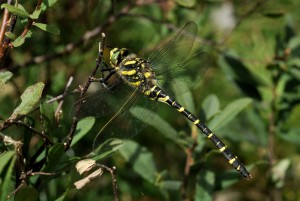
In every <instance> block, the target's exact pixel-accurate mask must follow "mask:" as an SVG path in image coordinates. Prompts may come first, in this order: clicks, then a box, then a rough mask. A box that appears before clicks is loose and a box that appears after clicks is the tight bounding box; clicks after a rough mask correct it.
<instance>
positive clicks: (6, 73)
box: [0, 71, 13, 83]
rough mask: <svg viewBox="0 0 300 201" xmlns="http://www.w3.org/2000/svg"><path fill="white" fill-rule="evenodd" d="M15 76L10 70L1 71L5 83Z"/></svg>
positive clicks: (0, 75) (0, 78) (0, 77)
mask: <svg viewBox="0 0 300 201" xmlns="http://www.w3.org/2000/svg"><path fill="white" fill-rule="evenodd" d="M12 76H13V74H12V73H11V72H9V71H2V72H0V80H1V81H2V82H4V83H6V82H7V81H8V80H10V78H11V77H12Z"/></svg>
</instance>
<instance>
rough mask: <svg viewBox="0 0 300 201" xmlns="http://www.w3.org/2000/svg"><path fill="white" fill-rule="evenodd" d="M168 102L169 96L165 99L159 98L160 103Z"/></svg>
mask: <svg viewBox="0 0 300 201" xmlns="http://www.w3.org/2000/svg"><path fill="white" fill-rule="evenodd" d="M167 100H169V96H166V97H164V98H158V101H160V102H166V101H167Z"/></svg>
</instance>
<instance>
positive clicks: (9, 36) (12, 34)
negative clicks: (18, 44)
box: [5, 32, 17, 41]
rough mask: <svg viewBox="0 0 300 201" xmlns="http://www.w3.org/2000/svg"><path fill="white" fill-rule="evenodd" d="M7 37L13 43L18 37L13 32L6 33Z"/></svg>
mask: <svg viewBox="0 0 300 201" xmlns="http://www.w3.org/2000/svg"><path fill="white" fill-rule="evenodd" d="M5 36H6V37H7V38H9V39H10V40H12V41H14V40H16V38H17V36H16V35H15V34H14V33H12V32H5Z"/></svg>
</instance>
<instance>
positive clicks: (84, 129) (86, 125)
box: [71, 117, 95, 146]
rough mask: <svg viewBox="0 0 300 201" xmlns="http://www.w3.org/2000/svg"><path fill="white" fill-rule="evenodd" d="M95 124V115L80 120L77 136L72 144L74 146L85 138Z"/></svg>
mask: <svg viewBox="0 0 300 201" xmlns="http://www.w3.org/2000/svg"><path fill="white" fill-rule="evenodd" d="M94 124H95V117H85V118H83V119H81V120H80V121H79V122H78V125H77V128H76V132H75V136H74V138H73V140H72V144H71V146H74V145H75V144H76V143H77V142H79V140H80V139H81V138H83V137H84V136H85V135H86V134H87V133H88V132H89V131H90V130H91V128H92V127H93V125H94Z"/></svg>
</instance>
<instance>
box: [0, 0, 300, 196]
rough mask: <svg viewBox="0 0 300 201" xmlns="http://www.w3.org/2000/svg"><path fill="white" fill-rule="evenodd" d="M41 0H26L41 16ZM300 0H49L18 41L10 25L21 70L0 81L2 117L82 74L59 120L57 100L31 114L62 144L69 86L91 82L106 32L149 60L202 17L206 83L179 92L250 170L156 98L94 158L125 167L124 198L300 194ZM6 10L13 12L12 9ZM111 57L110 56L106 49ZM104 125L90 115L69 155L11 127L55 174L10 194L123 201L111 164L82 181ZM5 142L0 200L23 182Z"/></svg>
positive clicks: (21, 28) (23, 20) (13, 58)
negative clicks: (120, 141)
mask: <svg viewBox="0 0 300 201" xmlns="http://www.w3.org/2000/svg"><path fill="white" fill-rule="evenodd" d="M9 2H10V3H11V4H13V3H14V2H11V1H9ZM9 2H6V1H1V3H9ZM39 2H40V1H18V3H19V4H20V5H21V6H22V7H23V9H24V10H26V11H27V12H28V13H30V14H32V16H33V13H34V12H35V11H36V13H37V12H38V11H37V10H38V9H37V5H39ZM299 6H300V2H299V1H297V0H286V1H280V0H273V1H268V0H254V1H249V0H241V1H235V0H226V1H225V0H205V1H204V0H203V1H202V0H165V1H163V0H129V1H127V0H122V1H119V0H111V1H109V0H78V1H55V0H52V1H50V0H48V1H43V4H42V12H41V14H38V15H37V17H35V18H34V17H32V16H31V17H27V16H26V15H25V17H24V16H21V15H20V12H19V11H16V13H17V14H18V15H19V17H18V18H17V21H16V23H15V27H14V30H13V33H14V34H15V36H14V37H15V38H17V39H14V37H12V36H9V35H8V34H6V36H7V37H8V38H10V39H11V40H12V41H13V40H14V42H13V43H12V45H11V43H8V44H10V45H7V46H8V47H7V49H6V50H5V51H4V52H5V54H4V55H2V57H1V62H2V66H1V70H2V71H10V72H12V73H13V76H12V77H11V78H10V80H9V81H8V82H7V83H6V85H5V88H4V89H2V90H1V94H0V105H1V106H0V115H1V119H2V120H1V121H2V122H5V121H6V120H7V118H8V117H10V115H11V114H12V113H13V111H14V109H15V108H16V107H17V106H18V104H19V103H20V101H21V99H20V96H21V94H22V93H23V92H24V90H25V89H26V88H27V87H29V86H31V85H33V84H35V83H37V82H43V83H44V84H45V87H44V89H43V95H42V98H41V101H42V102H44V103H46V101H47V100H50V99H51V98H53V97H57V96H59V95H60V94H63V93H64V92H65V91H66V85H67V83H68V80H69V78H70V77H71V76H73V78H74V80H73V82H72V83H71V85H70V86H68V92H70V94H69V95H68V96H66V97H65V102H64V103H63V106H62V112H61V114H60V116H59V117H58V118H57V116H56V119H55V118H54V116H53V114H54V111H55V109H56V108H57V107H58V102H59V100H58V101H54V102H52V104H43V105H41V106H40V107H41V108H44V110H45V111H46V112H45V111H44V113H45V114H46V113H47V115H49V116H47V115H45V116H46V117H47V118H46V120H45V119H44V121H41V119H40V118H39V116H40V114H43V115H44V113H43V111H42V110H40V112H39V111H36V112H34V113H30V114H28V115H26V119H22V121H23V120H24V121H23V122H25V123H26V122H27V123H28V122H30V123H28V125H30V126H31V127H33V128H35V129H37V130H39V131H41V130H43V131H46V132H45V133H46V135H49V138H50V139H51V140H52V141H53V144H54V145H57V144H61V143H62V142H63V141H64V139H65V138H66V136H67V135H68V133H69V131H70V127H71V125H72V115H73V113H72V110H73V109H74V103H75V102H76V101H78V96H77V95H75V96H74V95H73V93H71V92H72V91H73V90H75V89H78V88H79V85H81V86H83V85H84V84H85V83H86V82H87V80H88V76H89V75H90V74H91V72H92V71H93V69H94V66H95V60H96V59H97V57H98V48H99V47H98V42H99V41H101V33H102V32H104V33H105V35H106V42H105V45H106V46H108V47H126V48H129V49H130V50H131V51H132V52H134V53H136V54H137V55H139V56H140V57H143V58H145V59H146V58H147V57H148V56H149V55H150V54H151V53H152V52H155V51H156V49H157V47H158V46H159V45H160V44H161V43H163V42H165V41H168V40H170V39H171V37H172V36H173V35H174V34H175V33H176V32H177V31H178V30H180V28H181V27H183V25H184V24H185V23H187V22H189V21H193V22H195V23H196V24H197V25H198V33H197V34H198V36H197V38H196V41H195V45H196V46H197V47H198V48H199V49H201V51H205V52H207V53H208V54H209V55H210V58H211V60H210V63H209V66H208V69H207V70H206V72H205V74H204V76H202V78H201V82H200V83H195V87H194V88H193V90H191V91H190V92H187V93H184V94H183V95H182V96H180V97H176V99H178V101H179V102H181V103H182V104H183V105H184V106H185V108H187V109H188V110H191V111H192V112H194V113H195V115H197V116H198V117H199V118H200V119H202V120H203V121H204V122H205V123H206V124H207V125H208V127H210V128H211V129H212V130H213V131H214V133H216V134H217V135H218V136H219V137H220V138H221V139H222V140H223V141H224V142H225V143H226V145H227V146H228V147H230V149H231V150H232V151H233V153H235V154H236V155H237V156H238V157H239V159H240V160H241V161H242V162H243V163H244V164H245V165H246V167H247V168H248V170H249V172H250V173H251V175H252V179H251V180H246V179H244V178H243V177H242V176H241V175H239V173H237V172H236V171H235V170H234V169H232V167H231V166H230V165H229V164H228V162H227V161H226V159H224V157H223V156H222V155H221V154H220V153H219V151H218V150H217V149H216V148H215V147H214V146H213V144H212V143H211V142H210V141H209V140H207V138H205V137H204V136H202V135H201V134H200V132H198V131H195V128H194V127H193V126H192V125H190V124H189V122H188V121H187V120H186V119H185V118H184V117H183V116H182V115H180V114H178V112H176V111H174V110H173V109H172V108H170V107H168V106H166V105H164V104H159V105H158V110H157V113H156V114H154V115H153V117H155V118H154V119H153V123H152V125H150V126H148V127H146V128H145V129H144V130H143V131H141V132H140V133H139V135H137V136H135V137H134V138H131V139H130V141H129V142H127V143H125V144H124V146H122V147H121V148H119V149H118V151H117V153H115V154H113V155H112V156H110V157H99V158H98V160H97V163H99V164H103V165H106V166H107V167H113V166H115V167H116V173H115V174H116V183H117V187H118V192H119V193H118V197H119V199H120V200H124V201H130V200H143V201H152V200H172V201H175V200H197V201H200V200H201V201H209V200H216V201H227V200H228V201H229V200H230V201H233V200H243V201H245V200H249V201H264V200H265V201H269V200H274V201H281V200H288V201H294V200H300V192H299V189H300V184H299V183H300V174H299V171H300V157H299V152H300V149H299V147H298V145H300V125H299V118H300V105H299V101H300V85H299V82H300V38H299V34H298V32H299V31H298V30H299V28H300V13H299V9H298V8H299ZM9 9H10V10H11V8H9ZM1 12H2V15H3V16H4V9H2V10H1ZM12 12H15V11H12ZM2 21H3V19H2ZM35 23H43V24H47V25H49V26H47V28H45V27H44V26H43V25H39V24H35ZM28 25H30V26H28ZM26 30H29V31H28V32H26ZM20 41H21V42H20ZM2 44H4V41H2ZM11 46H14V47H13V48H12V47H11ZM2 50H3V47H2ZM0 52H1V51H0ZM2 52H3V51H2ZM104 56H105V58H104V60H107V59H108V58H107V54H106V52H105V55H104ZM97 75H98V77H99V76H100V74H96V77H97ZM49 108H50V109H49ZM51 115H52V116H51ZM44 118H45V117H44ZM45 122H46V123H45ZM106 122H107V119H103V118H100V119H98V118H97V119H95V118H92V117H90V118H87V119H84V120H82V121H81V123H79V126H80V128H77V132H76V134H80V136H81V137H80V138H78V139H77V140H76V143H74V144H72V146H71V148H70V149H69V150H68V151H67V152H64V151H63V149H62V150H61V152H58V151H57V152H56V154H55V153H53V152H54V151H53V149H52V152H51V146H47V147H45V144H43V141H42V140H41V138H39V137H37V136H34V135H32V134H30V138H29V139H30V140H28V138H26V132H28V129H26V127H25V128H24V127H20V126H17V125H16V126H11V127H9V128H8V129H3V128H2V129H1V133H2V134H3V135H6V136H10V137H12V138H13V139H15V140H21V141H22V142H23V143H24V145H27V146H26V150H27V151H26V154H24V155H25V158H26V159H27V160H28V161H29V160H30V159H32V158H34V157H35V158H34V159H35V160H34V163H32V164H29V163H26V165H25V166H26V168H25V169H26V170H27V171H29V170H30V168H31V166H30V165H33V164H42V165H40V166H39V165H36V166H34V167H36V169H34V168H33V169H34V170H35V171H36V172H51V173H53V172H57V173H58V174H56V175H50V176H49V175H48V176H47V175H37V176H32V177H28V180H27V184H26V185H25V186H26V190H24V191H22V190H21V191H20V192H17V193H16V196H11V198H10V199H16V200H18V199H20V200H21V198H22V200H23V198H24V196H25V195H26V196H28V200H83V199H84V200H114V199H115V197H114V192H113V187H112V186H113V183H112V177H111V174H110V173H109V172H108V171H105V170H103V171H104V172H103V175H102V176H101V177H99V178H97V179H95V180H93V181H92V182H91V183H89V184H87V185H86V186H85V187H83V188H82V189H79V190H78V189H76V188H75V186H74V184H73V183H74V182H75V181H77V180H79V179H82V178H83V176H80V175H79V174H78V173H77V172H76V169H75V167H74V166H75V161H78V160H79V159H81V158H83V157H85V156H86V155H87V154H88V153H90V152H91V151H92V144H93V140H94V138H95V136H96V134H97V133H98V131H99V129H100V128H101V127H103V125H104V124H105V123H106ZM80 129H81V130H80ZM25 130H27V131H25ZM29 130H30V129H29ZM31 132H32V131H31ZM80 132H81V133H80ZM195 132H196V133H197V132H198V133H199V135H198V137H196V138H195V137H194V136H195V135H194V134H195ZM24 138H26V139H27V140H26V139H24ZM57 146H58V145H57ZM23 149H24V150H25V148H23ZM39 149H43V150H39ZM0 151H1V152H0V153H1V154H0V157H1V158H2V159H1V160H3V161H4V162H3V164H2V165H0V173H1V179H0V187H1V191H0V194H2V195H1V196H0V197H1V200H7V199H6V196H7V195H9V194H11V193H12V192H13V191H14V189H16V186H18V181H17V180H18V178H17V175H18V174H16V173H15V172H14V168H13V167H14V165H13V164H15V161H14V160H16V159H14V154H11V155H8V154H7V153H8V152H9V151H12V153H14V147H12V146H9V145H7V144H5V143H1V144H0ZM9 153H10V152H9ZM37 153H39V154H37ZM49 153H50V154H49ZM40 161H43V163H39V162H40ZM51 161H52V162H51ZM49 163H51V164H52V166H51V167H50V166H47V164H49ZM10 164H11V165H10ZM53 164H55V165H53ZM45 166H47V168H45ZM18 193H19V196H18ZM22 193H23V194H22ZM26 193H27V194H26ZM29 194H30V195H29Z"/></svg>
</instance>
